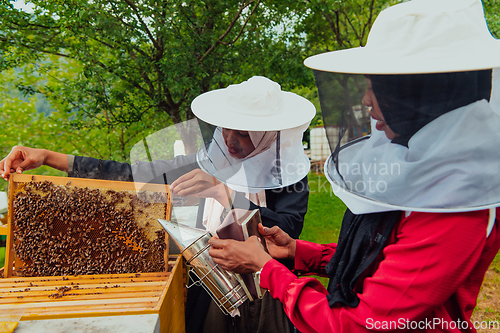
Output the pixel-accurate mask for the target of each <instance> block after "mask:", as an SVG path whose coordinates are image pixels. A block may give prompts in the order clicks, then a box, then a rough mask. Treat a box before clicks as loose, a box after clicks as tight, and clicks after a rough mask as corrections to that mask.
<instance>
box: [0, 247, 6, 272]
mask: <svg viewBox="0 0 500 333" xmlns="http://www.w3.org/2000/svg"><path fill="white" fill-rule="evenodd" d="M4 265H5V247H0V268H1V267H3V266H4Z"/></svg>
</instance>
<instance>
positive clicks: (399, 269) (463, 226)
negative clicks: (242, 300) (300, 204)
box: [261, 211, 488, 332]
mask: <svg viewBox="0 0 500 333" xmlns="http://www.w3.org/2000/svg"><path fill="white" fill-rule="evenodd" d="M487 220H488V212H487V211H480V212H468V213H448V214H433V213H417V212H413V213H412V214H411V215H410V216H409V217H407V218H406V219H405V220H403V221H402V222H401V223H400V224H399V225H398V226H397V230H395V232H396V238H395V240H394V242H393V243H391V244H388V245H387V246H386V247H385V248H384V250H383V257H384V259H383V260H382V261H381V262H380V263H379V264H378V267H377V269H376V270H375V271H374V273H373V274H372V275H371V276H369V277H367V278H366V279H365V280H364V281H363V291H362V293H360V294H358V296H359V298H360V303H359V305H358V306H357V307H355V308H350V307H346V306H340V305H336V306H334V307H333V308H330V306H329V304H328V300H327V297H326V295H327V294H328V292H327V291H326V289H325V288H324V287H323V286H322V285H321V284H320V283H319V282H318V281H317V280H316V279H313V278H298V277H297V276H295V275H294V274H293V273H292V272H290V271H289V270H288V269H286V268H285V267H284V266H283V265H280V264H279V263H278V262H277V261H275V260H269V261H268V262H267V263H266V264H265V265H264V267H263V269H262V273H261V287H263V288H266V289H268V290H269V292H270V293H271V295H272V296H273V297H274V298H278V299H280V301H281V302H282V303H283V305H284V308H285V312H286V313H287V315H288V316H289V318H290V319H291V320H292V322H293V324H294V325H295V326H296V327H297V329H298V330H300V331H301V332H312V331H314V332H358V331H366V330H367V329H369V328H374V325H375V323H376V322H377V321H378V322H386V323H387V322H391V321H392V322H394V323H397V324H401V321H402V320H404V321H405V320H410V321H418V320H420V319H423V318H426V317H428V316H432V313H433V311H435V310H436V309H437V308H438V307H440V306H442V305H443V304H444V303H445V302H446V301H447V300H448V299H449V298H450V297H452V295H453V294H454V293H455V292H456V290H457V288H458V287H459V286H460V285H461V284H462V283H463V282H464V281H465V279H466V278H467V277H468V276H469V274H471V272H473V271H474V270H475V267H476V266H475V265H476V263H477V261H478V260H479V259H478V258H479V257H480V256H481V253H482V251H483V249H484V247H485V244H486V238H485V228H486V224H487ZM300 251H301V249H300V246H298V247H297V253H298V252H300ZM297 255H298V254H296V256H297ZM392 329H393V330H394V331H397V332H400V331H403V329H401V325H400V326H398V327H392Z"/></svg>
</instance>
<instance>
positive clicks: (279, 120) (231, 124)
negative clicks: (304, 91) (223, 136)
mask: <svg viewBox="0 0 500 333" xmlns="http://www.w3.org/2000/svg"><path fill="white" fill-rule="evenodd" d="M282 96H283V111H282V112H280V113H278V114H274V115H269V116H256V115H248V114H242V113H239V112H238V110H237V109H236V108H235V107H233V106H231V105H229V103H227V102H226V98H225V94H224V89H217V90H212V91H209V92H206V93H204V94H201V95H199V96H198V97H196V98H195V99H194V100H193V102H192V103H191V109H192V110H193V113H194V115H195V116H196V117H198V118H199V119H201V120H203V121H204V122H206V123H209V124H212V125H215V126H220V127H223V128H230V129H235V130H240V131H280V130H285V129H289V128H294V127H298V126H300V125H303V124H305V123H308V122H310V121H311V119H312V118H313V117H314V116H315V115H316V108H315V107H314V105H313V104H312V103H311V102H310V101H309V100H307V99H305V98H304V97H301V96H299V95H297V94H294V93H291V92H286V91H282Z"/></svg>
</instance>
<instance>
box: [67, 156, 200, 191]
mask: <svg viewBox="0 0 500 333" xmlns="http://www.w3.org/2000/svg"><path fill="white" fill-rule="evenodd" d="M196 168H198V164H197V163H196V156H195V155H194V154H192V155H187V156H177V157H175V158H174V159H173V160H171V161H161V160H157V161H152V162H138V163H136V164H134V165H132V166H131V165H130V164H128V163H120V162H116V161H105V160H99V159H95V158H91V157H81V156H75V161H74V162H73V170H72V171H71V172H70V173H68V175H69V176H70V177H77V178H92V179H103V180H118V181H130V182H131V181H136V182H142V183H157V184H165V180H166V181H167V184H171V183H172V182H173V181H175V180H176V179H177V178H179V177H180V176H182V175H184V174H185V173H188V172H189V171H192V170H194V169H196Z"/></svg>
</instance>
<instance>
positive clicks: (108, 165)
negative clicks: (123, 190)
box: [68, 156, 134, 182]
mask: <svg viewBox="0 0 500 333" xmlns="http://www.w3.org/2000/svg"><path fill="white" fill-rule="evenodd" d="M68 176H70V177H75V178H91V179H103V180H117V181H127V182H132V181H134V178H133V177H132V167H131V166H130V164H128V163H119V162H116V161H105V160H98V159H95V158H92V157H82V156H75V161H74V162H73V170H72V171H71V172H69V173H68Z"/></svg>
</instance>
